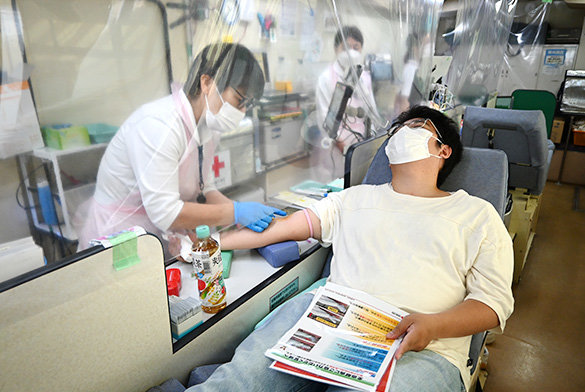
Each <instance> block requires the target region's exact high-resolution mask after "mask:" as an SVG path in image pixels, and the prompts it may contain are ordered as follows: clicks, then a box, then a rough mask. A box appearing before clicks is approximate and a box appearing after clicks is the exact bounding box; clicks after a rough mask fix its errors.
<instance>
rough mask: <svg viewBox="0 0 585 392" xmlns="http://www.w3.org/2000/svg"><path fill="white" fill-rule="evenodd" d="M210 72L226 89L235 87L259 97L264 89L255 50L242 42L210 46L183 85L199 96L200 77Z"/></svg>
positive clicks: (195, 63)
mask: <svg viewBox="0 0 585 392" xmlns="http://www.w3.org/2000/svg"><path fill="white" fill-rule="evenodd" d="M202 75H208V76H210V77H211V78H213V80H214V81H215V84H216V85H217V88H218V89H219V91H220V92H223V91H224V90H225V89H226V88H227V87H233V88H235V89H237V90H238V92H240V93H241V94H245V95H246V96H248V97H254V98H256V99H259V98H260V97H261V96H262V93H263V92H264V74H263V73H262V69H261V68H260V65H259V64H258V61H256V59H255V58H254V55H253V54H252V52H250V51H249V50H248V49H247V48H246V47H244V46H242V45H239V44H231V43H215V44H210V45H207V46H206V47H205V48H203V50H201V52H199V54H198V55H197V57H195V60H193V64H192V65H191V69H190V70H189V76H188V77H187V81H186V82H185V85H184V86H183V90H184V91H185V94H187V95H188V96H190V97H196V96H198V95H199V94H200V93H201V76H202Z"/></svg>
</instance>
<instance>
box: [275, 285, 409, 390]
mask: <svg viewBox="0 0 585 392" xmlns="http://www.w3.org/2000/svg"><path fill="white" fill-rule="evenodd" d="M407 314H408V313H406V312H404V311H402V310H400V309H398V308H396V307H394V306H392V305H390V304H387V303H385V302H383V301H380V300H379V299H377V298H375V297H373V296H371V295H369V294H367V293H364V292H363V291H359V290H354V289H349V288H346V287H343V286H339V285H336V284H334V283H330V282H328V283H327V284H326V285H325V286H322V287H320V288H319V289H318V291H317V293H316V294H315V297H314V298H313V301H312V302H311V305H310V306H309V308H308V309H307V310H306V311H305V313H303V316H302V317H301V318H300V320H299V321H297V323H296V324H295V325H294V327H293V328H291V329H290V330H289V331H287V332H286V333H285V334H284V336H282V337H281V338H280V340H279V341H278V343H277V344H276V345H275V346H274V347H272V348H270V349H268V350H267V351H266V356H268V357H269V358H271V359H273V360H274V362H273V363H272V365H271V366H270V368H271V369H275V370H278V371H282V372H285V373H289V374H293V375H296V376H299V377H305V378H309V379H312V380H316V381H321V382H325V383H329V384H333V385H338V386H342V387H345V388H353V389H356V390H360V391H387V390H388V388H389V386H390V380H391V378H392V373H393V370H394V366H393V365H394V362H395V361H394V353H395V352H396V349H397V348H398V345H399V344H400V339H397V340H391V339H386V334H387V333H388V332H390V331H392V330H393V329H394V327H396V325H398V323H399V322H400V320H402V318H403V317H405V316H406V315H407Z"/></svg>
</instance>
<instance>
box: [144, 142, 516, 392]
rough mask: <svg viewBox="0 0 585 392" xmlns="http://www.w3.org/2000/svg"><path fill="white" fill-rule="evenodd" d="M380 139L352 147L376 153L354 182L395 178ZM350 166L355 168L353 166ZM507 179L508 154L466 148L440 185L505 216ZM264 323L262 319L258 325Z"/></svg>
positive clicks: (473, 364)
mask: <svg viewBox="0 0 585 392" xmlns="http://www.w3.org/2000/svg"><path fill="white" fill-rule="evenodd" d="M379 142H380V139H379V138H372V139H369V140H366V141H363V142H360V143H357V144H355V145H354V146H352V148H353V149H356V150H359V149H364V150H367V151H369V152H371V154H374V152H373V151H376V152H375V155H374V157H373V159H372V161H371V164H370V165H369V168H368V170H367V172H366V173H365V176H364V174H363V172H362V164H363V162H364V160H363V159H360V160H356V162H358V163H359V164H357V165H356V167H355V169H356V171H355V172H353V171H352V173H351V175H352V180H353V181H356V177H358V176H362V177H363V181H362V183H363V184H384V183H387V182H390V180H391V179H392V172H391V171H390V166H389V162H388V157H387V156H386V153H385V147H386V144H387V141H384V142H383V143H382V144H381V145H380V143H379ZM368 143H376V145H377V146H379V147H378V148H377V150H375V149H374V150H372V149H371V145H368ZM354 154H356V155H355V156H361V155H362V154H361V153H360V152H359V151H358V152H356V151H354ZM350 156H351V154H350ZM347 166H348V165H346V167H347ZM349 166H351V167H353V165H349ZM485 173H489V175H487V176H485V175H484V174H485ZM507 179H508V163H507V159H506V154H504V153H503V152H502V151H498V150H484V149H478V148H465V149H464V152H463V157H462V159H461V162H460V163H459V164H458V165H457V166H456V167H455V168H454V169H453V171H452V172H451V174H450V175H449V177H448V178H447V180H446V181H445V184H444V185H443V186H441V189H443V190H447V191H455V190H458V189H464V190H465V191H467V192H468V193H469V194H471V195H474V196H477V197H481V198H483V199H485V200H487V201H489V202H490V203H492V204H493V206H494V207H495V208H496V210H497V211H498V213H499V214H500V216H501V217H502V218H503V216H504V206H505V202H506V194H507V189H508V185H507ZM331 256H332V252H330V253H329V256H328V260H327V263H326V264H325V267H324V269H323V275H322V276H323V278H325V277H327V276H328V275H329V263H330V261H331ZM318 284H325V279H321V280H319V281H317V282H315V285H313V286H311V287H310V288H309V289H312V288H314V287H315V286H316V285H318ZM309 289H307V290H309ZM261 323H262V322H260V323H259V324H261ZM486 336H487V332H481V333H478V334H475V335H474V336H473V337H472V340H471V345H470V348H469V359H468V367H469V369H470V373H471V375H472V384H471V387H470V389H469V391H475V388H476V384H477V379H478V376H479V369H480V367H479V363H480V358H481V354H482V353H483V349H484V347H485V340H486ZM218 366H220V364H213V365H205V366H199V367H197V368H195V369H193V371H192V372H191V375H190V379H189V386H191V385H196V384H199V383H202V382H203V381H205V380H206V379H207V378H208V377H209V376H210V375H211V374H212V373H213V371H215V369H217V367H218ZM167 384H168V386H169V387H170V386H171V385H172V386H173V389H170V388H169V389H162V388H161V387H163V385H161V386H160V387H156V389H151V390H149V392H159V391H160V392H162V391H164V392H167V391H168V392H171V391H172V392H177V391H178V392H180V389H179V390H177V389H174V388H176V383H174V384H173V383H171V381H168V382H167ZM164 386H167V385H164Z"/></svg>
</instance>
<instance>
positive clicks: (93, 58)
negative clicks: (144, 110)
mask: <svg viewBox="0 0 585 392" xmlns="http://www.w3.org/2000/svg"><path fill="white" fill-rule="evenodd" d="M16 4H17V5H18V8H19V10H20V13H21V15H22V22H23V31H24V45H25V47H26V52H27V56H28V66H29V67H30V78H31V83H32V86H33V89H34V93H35V101H36V107H37V112H38V116H39V120H40V123H41V126H47V125H56V124H73V125H85V124H90V123H107V124H110V125H113V126H120V125H121V124H122V122H123V121H124V120H125V119H126V117H127V116H128V115H129V114H130V113H131V112H132V111H133V110H135V109H136V108H137V107H138V106H139V105H141V104H143V103H146V102H148V101H149V100H152V99H155V98H158V97H161V96H163V95H165V94H168V92H169V91H170V90H169V89H170V87H169V83H170V80H169V75H168V73H167V62H166V43H165V35H164V34H165V33H166V31H165V26H164V22H163V17H162V14H161V9H160V8H159V6H158V4H157V3H156V2H153V1H147V0H139V1H133V0H92V1H87V0H73V1H71V0H17V1H16Z"/></svg>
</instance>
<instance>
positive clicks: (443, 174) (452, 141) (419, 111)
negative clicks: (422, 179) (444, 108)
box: [392, 106, 463, 186]
mask: <svg viewBox="0 0 585 392" xmlns="http://www.w3.org/2000/svg"><path fill="white" fill-rule="evenodd" d="M413 118H428V119H429V120H431V121H432V122H433V124H435V127H437V129H438V130H439V133H440V134H441V137H440V138H439V139H440V140H441V142H442V143H443V144H446V145H448V146H449V147H451V156H450V157H449V158H447V159H446V160H445V164H444V165H443V167H442V168H441V170H440V171H439V175H438V177H437V186H441V184H442V183H443V182H444V181H445V179H446V178H447V176H449V174H450V173H451V171H452V170H453V168H454V167H455V166H456V165H457V164H458V163H459V161H460V160H461V154H462V153H463V145H462V144H461V138H460V136H459V126H458V125H457V123H456V122H455V121H453V120H451V119H450V118H449V117H447V116H445V115H444V114H443V113H441V112H439V111H438V110H435V109H432V108H429V107H427V106H413V107H412V108H410V109H408V110H407V111H405V112H402V113H401V114H400V115H399V116H398V117H397V118H396V120H394V123H393V124H392V126H394V125H397V124H402V123H404V122H406V121H408V120H410V119H413ZM437 144H439V142H437Z"/></svg>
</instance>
